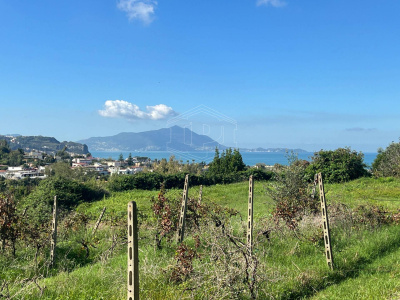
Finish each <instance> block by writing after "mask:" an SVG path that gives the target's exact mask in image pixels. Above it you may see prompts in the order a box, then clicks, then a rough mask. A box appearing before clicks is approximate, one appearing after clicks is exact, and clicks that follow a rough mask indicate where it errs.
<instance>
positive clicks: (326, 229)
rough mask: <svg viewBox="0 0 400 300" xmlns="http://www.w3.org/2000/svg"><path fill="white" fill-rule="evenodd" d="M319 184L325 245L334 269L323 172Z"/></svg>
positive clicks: (327, 260)
mask: <svg viewBox="0 0 400 300" xmlns="http://www.w3.org/2000/svg"><path fill="white" fill-rule="evenodd" d="M317 178H318V186H319V199H320V200H321V212H322V224H323V229H324V245H325V256H326V262H327V264H328V267H329V268H330V269H331V270H333V254H332V246H331V236H330V231H329V219H328V211H327V207H326V199H325V191H324V183H323V181H322V174H321V173H318V176H317Z"/></svg>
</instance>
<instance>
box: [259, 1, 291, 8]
mask: <svg viewBox="0 0 400 300" xmlns="http://www.w3.org/2000/svg"><path fill="white" fill-rule="evenodd" d="M261 5H266V6H268V5H271V6H273V7H282V6H285V5H286V2H285V1H282V0H257V6H261Z"/></svg>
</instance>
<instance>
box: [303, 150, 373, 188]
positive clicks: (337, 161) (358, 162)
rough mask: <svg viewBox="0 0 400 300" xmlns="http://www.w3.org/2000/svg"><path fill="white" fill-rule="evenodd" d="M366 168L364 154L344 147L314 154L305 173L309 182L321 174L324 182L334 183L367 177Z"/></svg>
mask: <svg viewBox="0 0 400 300" xmlns="http://www.w3.org/2000/svg"><path fill="white" fill-rule="evenodd" d="M366 167H367V165H366V164H365V163H364V154H363V153H362V152H357V151H354V150H351V149H350V148H348V147H346V148H338V149H336V150H321V151H319V152H316V153H314V156H313V157H312V158H311V164H310V165H309V166H308V167H307V169H306V172H307V174H308V179H309V180H312V179H313V178H314V175H315V174H316V173H319V172H321V173H322V177H323V179H324V181H325V182H327V183H335V182H345V181H349V180H354V179H357V178H359V177H363V176H367V175H368V171H367V170H366Z"/></svg>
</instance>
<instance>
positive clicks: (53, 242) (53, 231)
mask: <svg viewBox="0 0 400 300" xmlns="http://www.w3.org/2000/svg"><path fill="white" fill-rule="evenodd" d="M56 244H57V196H54V205H53V221H52V223H51V242H50V266H53V264H54V261H55V259H56Z"/></svg>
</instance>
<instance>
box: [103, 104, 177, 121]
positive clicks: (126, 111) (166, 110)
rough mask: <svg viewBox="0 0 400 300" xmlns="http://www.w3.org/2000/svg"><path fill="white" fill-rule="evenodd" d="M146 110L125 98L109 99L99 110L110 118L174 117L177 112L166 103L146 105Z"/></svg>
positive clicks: (153, 118) (151, 118)
mask: <svg viewBox="0 0 400 300" xmlns="http://www.w3.org/2000/svg"><path fill="white" fill-rule="evenodd" d="M146 110H147V112H145V111H142V110H140V108H139V106H137V105H136V104H133V103H129V102H128V101H124V100H107V101H106V102H105V103H104V109H103V110H99V115H100V116H103V117H109V118H125V119H130V120H135V119H149V120H161V119H165V118H168V117H173V116H175V115H176V114H177V113H176V112H175V111H174V110H173V109H172V107H169V106H166V105H165V104H158V105H154V106H146Z"/></svg>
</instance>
